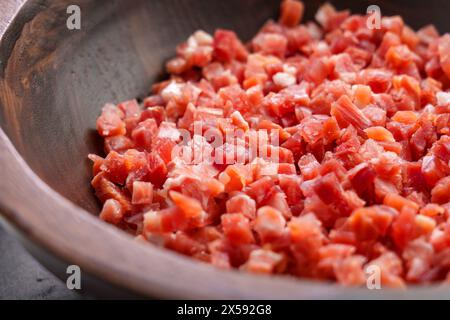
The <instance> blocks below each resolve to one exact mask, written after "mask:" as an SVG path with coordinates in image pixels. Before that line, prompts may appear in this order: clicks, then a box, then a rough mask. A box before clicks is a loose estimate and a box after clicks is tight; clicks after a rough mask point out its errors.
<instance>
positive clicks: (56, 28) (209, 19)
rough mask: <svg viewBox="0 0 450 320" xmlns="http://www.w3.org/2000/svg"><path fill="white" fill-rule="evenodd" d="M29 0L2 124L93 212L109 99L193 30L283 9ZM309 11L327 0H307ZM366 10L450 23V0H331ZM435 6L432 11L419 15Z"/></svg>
mask: <svg viewBox="0 0 450 320" xmlns="http://www.w3.org/2000/svg"><path fill="white" fill-rule="evenodd" d="M44 2H47V4H46V5H42V1H28V2H27V3H26V5H25V6H24V8H23V9H22V11H21V12H20V13H19V15H18V17H17V18H16V20H15V21H14V23H13V27H11V28H10V30H9V32H8V33H7V34H6V36H5V38H4V41H3V42H2V44H1V47H0V89H2V90H0V105H1V108H0V125H1V127H2V129H3V130H4V131H5V132H6V134H7V135H8V136H9V138H10V139H11V140H12V142H13V143H14V145H15V147H16V148H17V150H18V151H19V152H20V154H21V155H22V156H23V157H24V159H25V160H26V162H27V163H28V164H29V165H30V167H31V168H32V169H33V170H34V171H35V172H36V173H37V174H38V175H39V177H40V178H42V179H43V180H44V181H45V182H46V183H47V184H48V185H49V186H50V187H52V188H53V189H54V190H56V191H57V192H59V193H60V194H62V195H63V196H64V197H66V198H68V199H69V200H71V201H72V202H74V203H75V204H77V205H78V206H81V207H82V208H84V209H86V210H87V211H89V212H92V213H96V212H98V209H99V207H98V203H97V201H96V200H95V198H94V196H93V192H92V189H91V188H90V185H89V180H90V178H91V169H90V163H89V161H88V160H87V158H86V156H87V154H88V153H92V152H94V153H97V154H102V143H101V140H100V138H99V137H98V135H97V134H96V131H95V120H96V117H97V116H98V114H99V112H100V109H101V107H102V105H103V104H104V103H105V102H115V103H118V102H120V101H123V100H126V99H130V98H134V97H143V96H145V95H146V94H147V93H148V92H149V89H150V85H151V84H152V83H153V82H154V81H155V80H157V79H158V78H161V77H163V76H164V67H163V66H164V62H165V61H166V60H167V59H168V58H170V57H172V56H173V55H174V53H175V47H176V45H177V44H178V43H179V42H181V41H183V40H185V39H186V38H187V37H188V36H189V35H190V34H191V33H192V32H193V31H195V30H197V29H204V30H205V31H208V32H211V33H212V32H213V31H214V29H215V28H218V27H222V28H229V29H233V30H235V31H236V32H237V33H238V34H239V36H240V37H241V38H243V39H245V40H248V39H249V38H250V37H251V36H252V35H253V34H255V33H256V31H257V30H258V28H259V27H260V26H261V25H262V24H263V23H264V21H265V20H267V19H268V18H273V17H276V16H277V14H278V6H279V1H278V0H245V1H242V0H227V1H222V0H214V1H197V0H164V1H162V0H156V1H145V0H136V1H126V0H114V1H93V0H80V1H70V3H69V1H66V0H57V1H44ZM304 2H305V4H306V19H312V18H313V16H314V14H315V12H316V10H317V7H318V6H319V4H320V3H321V2H322V1H316V0H311V1H304ZM334 2H336V3H335V4H336V6H337V7H338V8H341V9H344V8H350V9H352V11H353V12H355V13H364V12H365V10H366V9H367V7H368V6H369V5H371V4H378V5H379V6H380V8H381V11H382V13H383V14H387V15H395V14H400V15H402V16H403V17H405V20H406V21H407V23H409V24H410V25H412V26H413V27H415V28H418V27H420V26H423V25H426V24H428V23H434V24H436V25H437V26H438V27H439V28H440V29H441V31H446V30H450V20H449V19H447V14H446V13H447V12H449V9H450V2H448V1H444V0H442V1H441V0H430V1H426V2H425V1H415V2H411V1H408V0H398V1H395V2H394V1H361V0H354V1H351V0H346V1H334ZM73 3H77V4H78V5H79V6H80V8H81V30H72V31H71V30H68V28H67V27H66V19H67V17H68V14H67V13H66V8H67V6H68V5H69V4H73ZM424 12H429V13H430V14H428V15H423V13H424Z"/></svg>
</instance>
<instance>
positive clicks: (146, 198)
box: [131, 181, 153, 205]
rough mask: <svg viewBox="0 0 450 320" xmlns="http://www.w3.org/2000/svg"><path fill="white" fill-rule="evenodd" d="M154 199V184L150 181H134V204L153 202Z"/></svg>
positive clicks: (132, 201)
mask: <svg viewBox="0 0 450 320" xmlns="http://www.w3.org/2000/svg"><path fill="white" fill-rule="evenodd" d="M152 201H153V185H152V184H151V183H150V182H144V181H134V182H133V194H132V197H131V203H132V204H144V205H145V204H151V203H152Z"/></svg>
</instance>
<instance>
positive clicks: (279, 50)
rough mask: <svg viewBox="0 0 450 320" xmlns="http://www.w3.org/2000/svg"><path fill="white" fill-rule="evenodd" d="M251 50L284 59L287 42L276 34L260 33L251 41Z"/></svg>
mask: <svg viewBox="0 0 450 320" xmlns="http://www.w3.org/2000/svg"><path fill="white" fill-rule="evenodd" d="M252 45H253V50H254V51H255V52H258V53H261V54H264V55H274V56H277V57H280V58H282V57H284V55H285V53H286V50H287V45H288V41H287V39H286V37H284V36H283V35H280V34H277V33H261V34H259V35H258V36H256V37H255V38H254V39H253V42H252Z"/></svg>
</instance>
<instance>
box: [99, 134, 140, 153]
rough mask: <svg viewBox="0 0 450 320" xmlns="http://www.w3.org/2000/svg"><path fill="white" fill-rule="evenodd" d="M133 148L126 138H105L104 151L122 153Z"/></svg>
mask: <svg viewBox="0 0 450 320" xmlns="http://www.w3.org/2000/svg"><path fill="white" fill-rule="evenodd" d="M133 147H134V143H133V141H131V139H130V138H128V137H126V136H112V137H106V138H105V151H106V153H110V152H111V151H116V152H123V151H126V150H128V149H132V148H133Z"/></svg>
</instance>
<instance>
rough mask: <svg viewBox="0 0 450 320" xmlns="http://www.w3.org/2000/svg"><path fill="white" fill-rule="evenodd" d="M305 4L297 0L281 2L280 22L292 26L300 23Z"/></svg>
mask: <svg viewBox="0 0 450 320" xmlns="http://www.w3.org/2000/svg"><path fill="white" fill-rule="evenodd" d="M304 9H305V6H304V5H303V2H301V1H297V0H283V2H282V3H281V13H280V19H279V21H280V23H281V24H282V25H285V26H286V27H289V28H292V27H295V26H296V25H298V24H299V23H300V21H301V20H302V17H303V11H304Z"/></svg>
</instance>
